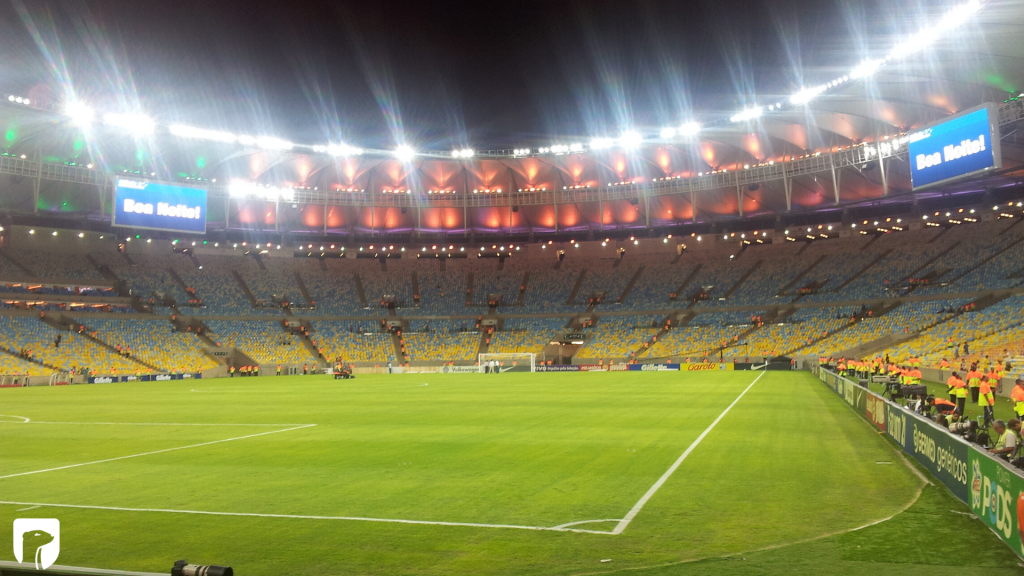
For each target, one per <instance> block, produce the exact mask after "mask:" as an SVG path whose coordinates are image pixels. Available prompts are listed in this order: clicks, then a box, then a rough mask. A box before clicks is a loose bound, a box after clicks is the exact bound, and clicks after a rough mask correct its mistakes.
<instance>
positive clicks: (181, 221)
mask: <svg viewBox="0 0 1024 576" xmlns="http://www.w3.org/2000/svg"><path fill="white" fill-rule="evenodd" d="M112 224H113V225H114V226H127V227H130V228H149V229H151V230H166V231H169V232H189V233H195V234H205V233H206V190H205V189H203V188H189V187H187V186H175V185H172V184H162V183H159V182H149V181H146V180H138V179H135V178H118V179H117V180H116V181H115V184H114V216H113V221H112Z"/></svg>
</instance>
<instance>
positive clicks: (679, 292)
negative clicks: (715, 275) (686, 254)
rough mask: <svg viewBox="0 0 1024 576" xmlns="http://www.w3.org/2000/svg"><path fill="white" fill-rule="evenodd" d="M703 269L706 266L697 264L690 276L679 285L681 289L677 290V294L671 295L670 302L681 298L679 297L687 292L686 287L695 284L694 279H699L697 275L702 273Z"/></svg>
mask: <svg viewBox="0 0 1024 576" xmlns="http://www.w3.org/2000/svg"><path fill="white" fill-rule="evenodd" d="M703 267H704V264H697V265H696V266H695V267H694V268H693V270H692V271H690V275H689V276H687V277H686V279H685V280H683V282H682V283H681V284H680V285H679V288H676V291H675V292H673V293H672V294H669V296H668V299H669V300H677V299H678V298H679V295H680V294H683V291H684V290H686V287H687V286H689V285H690V282H693V279H694V278H696V277H697V274H698V273H699V272H700V269H701V268H703ZM673 294H674V295H673Z"/></svg>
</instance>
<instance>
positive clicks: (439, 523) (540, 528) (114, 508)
mask: <svg viewBox="0 0 1024 576" xmlns="http://www.w3.org/2000/svg"><path fill="white" fill-rule="evenodd" d="M0 504H11V505H15V506H29V505H33V506H41V507H44V508H80V509H84V510H112V511H117V512H163V513H167V514H199V515H203V516H244V517H250V518H282V519H290V520H348V521H358V522H386V523H391V524H425V525H428V526H462V527H465V528H511V529H515V530H533V531H540V532H584V533H587V534H605V535H611V534H614V533H613V532H608V531H607V530H584V529H582V528H566V527H565V526H570V525H576V524H581V523H582V522H573V523H571V524H563V525H561V526H523V525H519V524H482V523H479V522H443V521H437V520H404V519H401V518H365V517H362V516H318V515H312V514H261V513H257V512H212V511H209V510H174V509H168V508H125V507H122V506H85V505H80V504H47V503H45V502H14V501H9V500H0ZM609 521H610V522H614V521H615V520H587V521H585V522H609Z"/></svg>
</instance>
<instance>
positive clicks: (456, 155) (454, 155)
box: [452, 148, 476, 158]
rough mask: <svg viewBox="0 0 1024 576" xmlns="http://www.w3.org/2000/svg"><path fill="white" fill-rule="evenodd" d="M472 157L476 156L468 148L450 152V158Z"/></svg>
mask: <svg viewBox="0 0 1024 576" xmlns="http://www.w3.org/2000/svg"><path fill="white" fill-rule="evenodd" d="M474 155H476V152H475V151H473V150H471V149H469V148H463V149H461V150H452V158H472V157H473V156H474Z"/></svg>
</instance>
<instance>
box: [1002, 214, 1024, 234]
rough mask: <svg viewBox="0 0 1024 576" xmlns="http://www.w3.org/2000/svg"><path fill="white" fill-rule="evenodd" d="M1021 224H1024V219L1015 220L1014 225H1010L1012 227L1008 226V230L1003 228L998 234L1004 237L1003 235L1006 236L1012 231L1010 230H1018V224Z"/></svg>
mask: <svg viewBox="0 0 1024 576" xmlns="http://www.w3.org/2000/svg"><path fill="white" fill-rule="evenodd" d="M1021 222H1024V218H1015V219H1014V220H1013V224H1010V225H1009V226H1007V227H1006V228H1003V230H1002V231H1001V232H999V234H997V236H1002V235H1003V234H1006V233H1007V232H1009V231H1010V230H1012V229H1013V228H1016V226H1017V225H1018V224H1020V223H1021Z"/></svg>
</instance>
